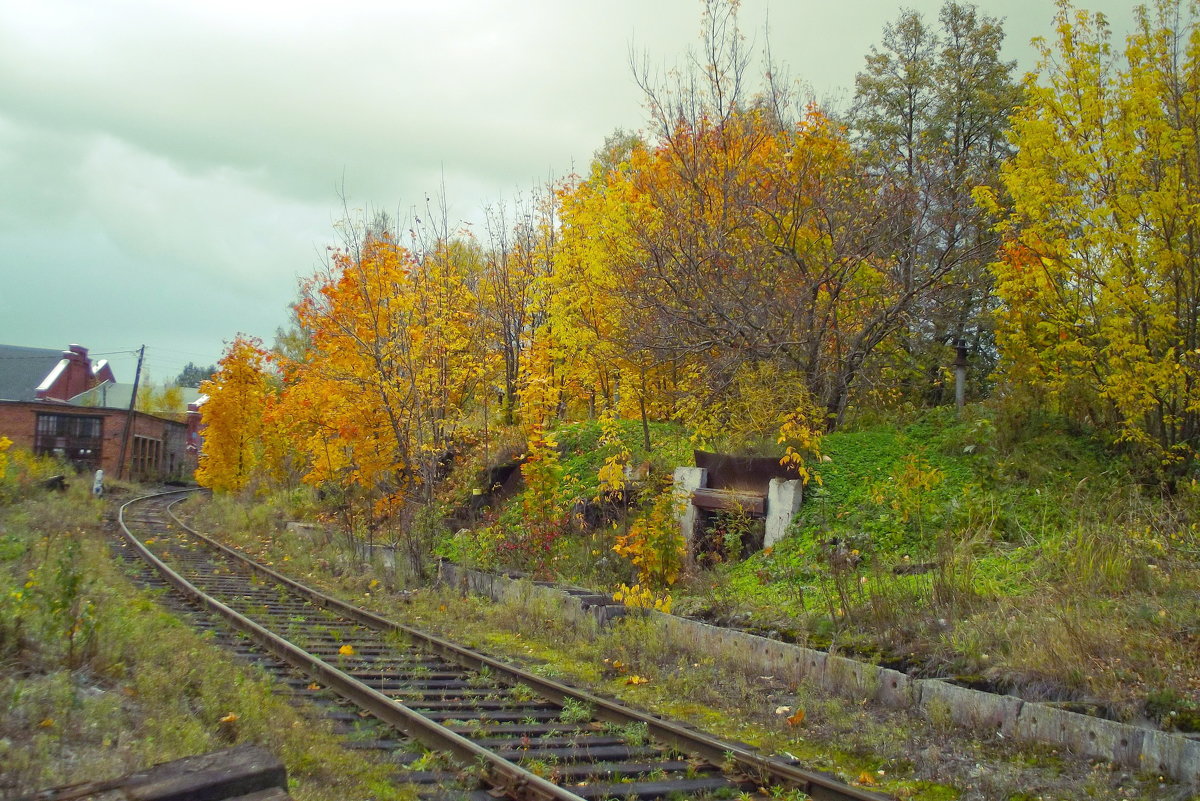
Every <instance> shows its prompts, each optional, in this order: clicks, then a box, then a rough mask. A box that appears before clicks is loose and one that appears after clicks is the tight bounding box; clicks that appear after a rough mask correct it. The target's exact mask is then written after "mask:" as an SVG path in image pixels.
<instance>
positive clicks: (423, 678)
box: [119, 491, 885, 801]
mask: <svg viewBox="0 0 1200 801" xmlns="http://www.w3.org/2000/svg"><path fill="white" fill-rule="evenodd" d="M183 492H186V491H177V492H169V493H162V494H158V495H151V496H146V497H143V498H138V499H136V500H133V501H130V502H129V503H126V504H125V505H124V506H122V507H121V509H120V513H119V521H120V526H121V530H122V535H123V537H124V540H125V543H124V546H125V547H124V548H123V549H122V550H123V551H124V553H125V554H127V555H133V554H136V556H137V557H140V559H141V560H144V562H145V563H146V564H147V565H149V566H151V567H152V568H153V570H154V571H155V574H156V575H155V576H154V578H152V579H150V578H147V579H146V581H147V582H150V583H153V584H160V583H161V584H165V585H167V586H169V587H170V588H171V589H172V590H173V591H174V592H175V593H177V594H179V596H181V597H182V598H185V599H186V601H187V603H189V604H191V605H192V606H193V607H196V608H199V609H202V610H204V611H205V612H208V613H211V614H212V615H215V616H217V617H219V618H220V619H221V620H222V624H223V625H224V626H227V627H229V628H232V629H233V630H234V631H236V632H237V634H236V636H233V637H228V636H227V637H226V642H228V643H230V644H232V645H233V646H234V647H235V648H236V649H237V650H238V651H240V652H241V653H242V655H243V656H245V657H247V658H250V659H252V660H254V661H257V662H259V663H261V664H263V665H264V667H266V668H267V669H268V670H270V671H272V672H274V673H276V674H278V675H280V676H281V677H283V678H285V680H286V683H287V684H289V685H290V686H291V687H292V689H293V690H294V691H296V692H299V693H301V694H305V693H308V694H309V695H312V696H314V697H316V696H319V697H322V698H325V699H330V698H332V696H334V695H336V697H337V702H336V706H335V705H333V704H332V703H327V705H326V714H327V715H329V716H332V717H334V718H335V720H342V721H343V722H344V723H345V724H347V726H348V727H349V726H353V727H354V728H355V729H357V730H364V727H365V732H366V735H365V738H364V737H362V736H360V737H359V739H358V743H359V746H360V747H370V748H374V749H376V750H381V751H385V752H388V754H389V757H390V758H392V759H393V761H395V762H396V763H397V765H398V766H405V765H407V766H408V767H409V768H411V770H409V771H408V772H404V771H401V772H399V773H398V774H397V778H398V780H400V781H413V782H417V783H421V782H426V783H431V782H434V781H438V780H440V779H443V778H444V777H445V776H446V775H448V774H447V773H446V772H440V771H429V770H424V769H423V768H425V767H426V765H425V762H426V760H423V759H421V758H420V755H419V754H418V753H416V751H415V750H414V748H413V743H414V741H415V742H416V743H420V744H422V745H424V746H426V747H427V748H429V749H431V750H432V751H436V752H439V753H443V754H447V755H449V757H450V758H452V759H453V760H454V761H455V762H457V763H459V764H461V765H464V766H467V767H473V768H477V769H478V773H479V775H480V776H481V777H482V781H483V782H484V784H485V785H486V786H487V787H489V788H490V789H489V790H488V793H490V794H491V795H493V796H495V795H507V796H508V797H511V798H515V799H535V800H536V801H579V800H580V799H595V800H596V801H600V800H606V799H635V798H637V799H658V798H664V799H666V798H670V799H673V800H674V799H681V798H713V799H719V798H734V797H738V798H742V799H746V798H752V797H756V796H763V794H764V790H765V791H766V793H768V794H770V795H771V796H776V795H780V794H781V791H787V790H799V791H802V792H803V793H806V794H807V795H808V796H809V797H812V798H815V799H830V800H831V801H835V800H836V801H843V800H849V799H853V800H858V801H868V800H879V799H884V798H885V796H883V795H880V794H878V793H874V792H870V791H867V790H864V789H860V788H857V787H853V786H850V785H847V784H844V783H843V782H841V781H839V780H838V779H836V778H834V777H830V776H827V775H825V774H822V773H816V772H811V771H808V770H805V769H803V768H800V767H797V766H795V765H791V764H787V763H785V762H782V761H779V760H775V759H771V758H767V757H764V756H762V755H760V754H758V753H756V752H754V751H753V750H751V749H750V748H749V747H747V746H744V745H740V744H737V743H731V742H726V741H721V740H718V739H715V738H712V737H710V736H708V735H706V734H703V733H700V732H697V731H695V730H694V729H691V728H689V727H687V726H684V725H681V724H678V723H674V722H671V721H667V720H663V719H661V718H658V717H655V716H652V715H648V714H646V713H644V712H640V711H637V710H634V709H630V708H628V707H625V706H623V705H621V704H618V703H616V702H614V701H612V700H609V699H605V698H601V697H598V696H595V695H592V694H590V693H587V692H584V691H581V690H577V689H574V688H572V687H568V686H566V685H564V684H561V683H559V682H555V681H552V680H549V679H546V678H543V677H540V676H537V675H535V674H532V673H529V672H527V671H524V670H521V669H520V668H517V667H514V666H512V665H509V664H507V663H504V662H501V661H499V660H496V659H493V658H490V657H488V656H485V655H483V654H480V653H476V652H474V651H471V650H469V649H467V648H463V647H461V646H459V645H456V644H454V643H452V642H449V641H448V640H445V639H442V638H439V637H434V636H431V635H429V634H426V633H423V632H421V631H419V630H416V629H413V628H410V627H407V626H404V625H401V624H399V623H395V622H393V621H390V620H386V619H384V618H382V617H380V616H378V615H375V614H373V613H371V612H368V611H366V610H363V609H359V608H357V607H354V606H351V605H348V604H345V603H343V602H341V601H339V600H337V599H334V598H332V597H330V596H327V595H324V594H322V593H320V592H318V591H316V590H313V589H311V588H308V587H305V586H303V585H301V584H299V583H297V582H295V581H293V580H291V579H289V578H287V577H285V576H283V575H281V574H279V573H277V572H275V571H273V570H271V569H270V568H267V567H265V566H263V565H260V564H258V563H256V562H254V561H252V560H250V559H248V558H246V557H244V556H242V555H241V554H239V553H237V552H236V551H233V550H231V549H229V548H227V547H225V546H223V545H221V544H220V543H218V542H216V541H214V540H212V539H210V538H208V537H206V536H204V535H203V534H200V533H199V532H196V531H193V530H191V529H190V528H188V527H187V526H186V525H184V523H183V522H182V521H180V520H179V519H178V518H177V517H175V516H174V514H173V513H172V512H171V510H170V506H171V504H172V503H174V502H177V501H178V500H179V499H180V498H181V496H182V495H183ZM204 625H206V626H212V625H214V624H212V623H211V622H209V623H205V624H204ZM251 644H252V647H250V645H251ZM441 794H442V792H441V791H440V790H438V791H436V792H435V791H433V790H432V789H431V790H430V791H429V792H428V793H426V795H430V796H434V795H441ZM477 795H479V796H481V797H487V796H486V795H484V794H483V793H477Z"/></svg>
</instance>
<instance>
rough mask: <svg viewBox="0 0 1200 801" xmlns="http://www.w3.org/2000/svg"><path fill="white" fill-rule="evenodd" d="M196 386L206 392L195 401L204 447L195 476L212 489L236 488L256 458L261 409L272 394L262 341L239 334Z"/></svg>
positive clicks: (252, 468) (242, 483)
mask: <svg viewBox="0 0 1200 801" xmlns="http://www.w3.org/2000/svg"><path fill="white" fill-rule="evenodd" d="M200 391H201V392H203V393H204V394H205V395H207V396H208V397H207V400H205V401H204V403H203V404H202V405H201V406H200V419H201V422H202V423H203V425H204V447H203V449H202V450H201V452H200V464H199V467H198V468H197V469H196V481H197V482H198V483H199V484H200V486H202V487H208V488H210V489H212V490H214V491H216V492H240V491H241V490H243V489H245V487H246V486H247V484H249V482H250V480H251V478H252V477H253V475H254V472H255V469H256V468H257V467H258V464H259V461H260V458H261V436H262V431H263V411H264V409H265V408H266V404H267V399H268V397H269V395H270V394H271V383H270V374H269V372H268V365H267V353H266V351H264V350H263V348H262V342H260V341H259V340H258V339H255V338H254V337H246V336H243V335H240V334H239V335H238V336H237V337H236V338H235V339H234V340H233V342H231V343H229V345H228V347H227V348H226V350H225V355H224V356H223V357H222V358H221V361H220V363H219V365H218V369H217V372H216V374H215V375H213V377H212V378H211V379H209V380H208V381H204V382H202V383H201V384H200Z"/></svg>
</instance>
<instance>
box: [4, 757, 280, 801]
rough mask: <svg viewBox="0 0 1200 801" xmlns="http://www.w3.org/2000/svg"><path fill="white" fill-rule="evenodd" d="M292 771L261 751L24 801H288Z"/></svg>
mask: <svg viewBox="0 0 1200 801" xmlns="http://www.w3.org/2000/svg"><path fill="white" fill-rule="evenodd" d="M290 798H291V796H290V795H288V792H287V769H286V768H285V767H284V766H283V763H282V762H280V761H279V759H278V757H276V756H275V755H274V754H272V753H271V752H270V751H268V750H267V749H265V748H263V747H261V746H257V745H239V746H237V747H235V748H227V749H225V750H224V751H214V752H212V753H210V754H201V755H199V756H190V757H184V758H183V759H177V760H175V761H173V762H164V763H162V764H160V765H155V766H154V767H152V768H148V769H147V770H142V771H138V772H136V773H130V774H129V775H127V776H122V777H121V778H119V779H111V780H108V781H100V782H84V783H83V784H73V785H70V786H68V787H56V788H54V789H50V790H42V791H40V792H38V793H35V794H33V795H31V796H26V797H25V798H24V799H21V801H287V799H290Z"/></svg>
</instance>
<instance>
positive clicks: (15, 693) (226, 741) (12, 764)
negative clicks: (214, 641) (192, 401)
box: [0, 484, 411, 801]
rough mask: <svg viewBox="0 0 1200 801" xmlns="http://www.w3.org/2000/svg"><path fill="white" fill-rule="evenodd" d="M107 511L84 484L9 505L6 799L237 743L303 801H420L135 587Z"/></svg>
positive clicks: (1, 569) (2, 692) (3, 642)
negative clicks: (106, 528)
mask: <svg viewBox="0 0 1200 801" xmlns="http://www.w3.org/2000/svg"><path fill="white" fill-rule="evenodd" d="M101 511H102V506H101V504H99V503H98V502H96V501H94V500H93V499H91V498H90V497H89V496H88V495H87V492H86V487H83V485H82V484H80V486H79V488H75V487H72V489H71V491H70V493H68V494H67V495H65V496H58V495H41V496H35V497H30V498H27V499H26V500H24V501H22V502H19V503H17V504H14V505H9V506H0V765H3V770H0V798H9V797H17V796H21V795H25V794H28V793H30V792H33V791H34V790H37V789H40V788H44V787H49V786H59V785H63V784H70V783H75V782H79V781H84V780H92V779H98V778H106V777H116V776H119V775H121V774H123V773H126V772H129V771H131V770H135V769H140V768H142V767H144V766H146V765H149V764H153V763H157V762H162V761H166V760H170V759H175V758H179V757H182V756H187V755H190V754H195V753H202V752H206V751H212V750H217V749H220V748H225V747H228V746H229V745H230V744H232V743H236V742H253V743H258V744H261V745H264V746H266V747H267V748H270V749H271V750H272V751H273V752H275V753H277V754H279V755H280V757H281V758H282V759H283V760H284V762H285V764H287V766H288V768H289V775H290V776H291V778H292V781H293V787H292V788H291V789H292V792H293V794H294V795H295V796H296V797H297V798H301V799H305V798H307V799H315V800H317V801H320V800H322V799H334V798H354V797H359V798H366V797H384V798H386V797H396V798H403V797H411V796H410V795H408V794H406V792H403V791H400V790H392V789H390V788H389V783H388V781H387V778H388V775H389V773H390V769H389V768H387V767H385V766H382V765H371V764H369V763H368V762H367V761H365V760H363V759H362V756H361V754H358V753H351V752H347V751H344V750H343V749H342V748H341V747H340V746H339V745H338V741H337V738H336V737H335V736H333V735H332V733H331V732H330V731H329V730H328V728H327V727H324V726H321V725H313V723H312V722H311V721H309V720H307V719H306V718H304V717H302V715H301V713H300V712H299V711H298V710H297V709H295V708H293V707H292V706H290V705H288V704H287V703H286V702H285V701H284V700H283V699H282V698H281V697H279V696H277V695H274V694H273V692H272V685H271V683H270V681H269V680H267V679H266V678H265V677H262V676H259V675H258V674H255V673H253V672H251V671H248V670H247V669H245V668H244V667H241V666H239V665H236V664H235V663H233V662H232V661H231V659H230V657H229V656H227V655H226V654H225V653H224V652H223V651H221V650H219V649H217V648H214V647H213V646H211V645H210V644H208V643H207V642H206V641H205V640H204V638H203V637H201V636H199V635H197V634H195V633H194V632H193V631H192V630H191V629H188V628H186V627H185V626H183V625H181V624H180V623H179V622H178V621H177V620H176V619H175V618H173V617H171V616H169V615H167V614H166V613H164V612H162V611H160V609H159V608H158V607H157V605H156V604H154V603H153V602H152V601H151V600H149V599H148V598H147V597H146V596H145V595H143V594H142V593H140V592H139V591H137V590H135V589H134V588H133V587H132V586H131V585H130V584H129V583H128V582H127V581H126V580H125V579H124V578H123V577H122V576H121V575H120V573H119V571H118V569H117V568H116V566H115V565H114V564H113V563H112V562H111V560H110V558H109V557H108V555H107V551H106V544H105V540H104V535H103V533H102V523H101ZM231 713H232V714H234V715H236V716H237V719H236V721H235V723H234V725H233V726H232V727H231V726H230V725H228V724H226V725H224V726H222V725H221V724H220V723H219V721H220V719H221V718H223V717H226V716H227V715H230V714H231Z"/></svg>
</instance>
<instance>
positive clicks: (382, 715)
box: [117, 489, 585, 801]
mask: <svg viewBox="0 0 1200 801" xmlns="http://www.w3.org/2000/svg"><path fill="white" fill-rule="evenodd" d="M186 492H194V490H188V489H185V490H172V491H170V492H163V493H157V494H155V495H149V496H143V497H141V498H135V499H133V500H131V501H128V502H126V503H125V504H123V505H122V506H121V507H120V509H119V511H118V513H117V522H118V523H119V524H120V526H121V530H122V532H123V533H124V537H125V540H126V542H128V543H129V545H130V546H131V547H133V548H134V550H136V551H137V552H138V554H139V555H140V556H141V557H142V558H143V559H144V560H146V561H147V562H148V563H150V564H151V565H153V566H154V568H155V569H156V570H157V571H158V572H159V573H160V574H161V575H162V576H163V578H164V579H165V580H166V581H167V582H168V583H169V584H170V585H171V586H173V587H174V588H175V589H176V590H178V591H179V592H181V593H183V594H184V595H185V596H187V597H189V598H191V599H192V600H194V601H195V602H196V603H198V604H200V605H201V606H203V607H204V608H206V609H208V610H209V611H211V612H214V613H216V614H218V615H220V616H221V617H223V618H225V619H226V620H228V621H229V622H230V623H231V624H232V625H233V626H234V627H235V628H237V629H239V630H240V631H243V632H245V633H246V634H247V635H248V636H249V637H250V638H251V639H252V640H254V642H255V643H257V644H258V645H259V646H260V647H262V648H264V649H265V650H267V651H268V652H270V653H271V654H272V655H274V656H276V657H278V658H279V659H281V660H283V661H285V662H287V663H288V664H290V665H291V666H292V667H295V668H296V669H298V670H301V671H304V672H305V673H308V674H309V675H311V676H314V677H315V678H318V679H319V680H320V681H322V682H323V683H324V684H325V685H326V686H328V687H331V688H333V689H334V690H336V691H337V692H338V693H340V694H341V695H343V696H344V697H346V698H348V699H349V700H351V701H353V702H354V703H355V704H357V705H359V706H360V707H362V708H364V709H367V710H369V711H370V712H371V713H372V714H373V715H375V716H376V717H377V718H379V719H380V720H382V721H384V722H385V723H387V724H389V725H391V726H395V727H396V728H397V729H399V730H401V731H404V732H406V733H407V734H409V735H411V736H412V737H413V738H414V739H416V740H419V741H420V742H421V743H423V744H424V745H427V746H429V747H430V748H432V749H436V750H439V751H446V752H449V753H450V754H451V755H452V756H454V757H455V758H457V759H458V760H459V761H460V762H461V763H463V764H465V765H466V766H468V767H471V766H483V767H484V770H485V773H486V777H487V779H488V783H489V784H492V785H493V786H495V787H497V788H499V789H500V790H502V791H503V792H504V793H506V794H509V795H511V796H512V797H514V798H517V799H530V800H531V801H585V799H583V798H581V797H580V796H578V795H576V794H574V793H572V792H570V791H569V790H566V789H564V788H562V787H559V786H558V785H556V784H554V783H552V782H549V781H547V780H545V779H543V778H542V777H541V776H538V775H537V774H536V773H533V772H531V771H528V770H526V769H525V768H522V767H521V766H520V765H517V764H515V763H513V762H510V761H508V760H507V759H504V758H503V757H501V756H499V755H497V754H495V753H493V752H491V751H489V750H487V749H486V748H483V747H482V746H479V745H477V744H475V743H473V742H471V741H470V740H468V739H467V738H465V737H463V736H461V735H459V734H457V733H455V732H453V731H451V730H450V729H448V728H446V727H445V726H441V725H439V724H438V723H436V722H434V721H432V720H430V719H428V718H426V717H424V716H423V715H421V714H420V713H418V712H416V711H414V710H412V709H410V708H408V707H407V706H405V705H404V704H401V703H399V702H398V701H395V700H393V699H391V698H389V697H388V696H386V695H384V694H383V693H381V692H379V691H377V690H374V689H372V688H370V687H368V686H367V685H366V684H363V683H362V682H360V681H358V680H357V679H355V678H353V677H352V676H349V675H347V674H346V673H344V672H342V671H341V670H339V669H337V668H336V667H334V666H333V665H330V664H329V663H328V662H326V661H324V660H323V659H321V658H320V657H318V656H314V655H313V654H310V653H308V652H307V651H305V650H303V649H301V648H299V647H297V646H295V645H293V644H292V643H291V642H289V641H287V640H285V639H283V638H281V637H279V636H277V635H276V634H274V633H272V632H271V631H269V630H267V629H266V628H264V627H262V626H260V625H259V624H258V623H255V622H254V621H253V620H250V619H249V618H247V617H245V616H244V615H242V614H239V613H238V612H236V611H234V610H233V609H231V608H230V607H228V606H226V605H225V604H223V603H221V602H220V601H218V600H217V599H216V598H213V597H211V596H209V595H208V594H207V593H205V592H203V591H201V590H200V589H198V588H197V587H196V586H195V585H193V584H192V583H191V582H189V581H188V580H187V579H186V578H184V577H183V576H181V575H180V574H179V573H177V572H176V571H174V570H172V569H171V568H170V567H169V566H167V565H166V564H165V563H164V562H163V561H162V560H161V559H159V558H158V557H157V556H155V555H154V553H153V552H151V551H150V549H149V548H147V547H146V546H145V545H144V544H142V542H141V541H140V540H139V539H138V538H137V537H136V536H134V534H133V532H131V531H130V530H129V527H128V526H127V525H126V523H125V510H126V509H127V508H128V507H129V506H131V505H133V504H135V503H140V502H144V501H148V500H152V499H155V498H162V497H163V496H166V495H176V494H180V493H186ZM169 511H170V510H169V509H168V512H169ZM171 516H172V518H174V519H175V520H176V522H177V523H179V524H180V525H184V524H183V523H182V522H181V521H179V519H178V518H177V517H175V515H174V514H172V515H171ZM184 527H185V528H187V527H186V526H184ZM187 530H188V531H189V532H190V533H192V534H193V535H194V534H195V532H194V531H192V530H191V529H190V528H189V529H187ZM203 539H205V540H207V541H208V542H213V541H212V540H211V539H209V538H207V537H204V538H203ZM222 547H223V546H222ZM231 553H233V555H237V554H236V553H234V552H231ZM239 558H240V559H243V560H245V561H247V562H248V563H252V564H256V563H254V562H253V560H246V559H245V557H241V556H239ZM350 608H353V607H350ZM338 611H339V612H340V611H341V609H340V608H339V609H338Z"/></svg>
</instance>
